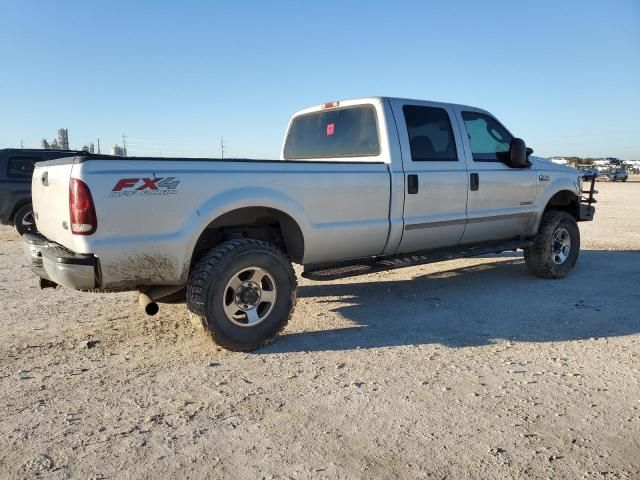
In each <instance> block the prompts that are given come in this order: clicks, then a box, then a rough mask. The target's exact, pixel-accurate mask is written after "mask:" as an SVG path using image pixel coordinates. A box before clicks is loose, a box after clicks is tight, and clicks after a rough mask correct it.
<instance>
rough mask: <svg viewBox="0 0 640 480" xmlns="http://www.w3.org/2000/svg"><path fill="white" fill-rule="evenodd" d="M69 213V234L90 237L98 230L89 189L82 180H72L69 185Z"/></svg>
mask: <svg viewBox="0 0 640 480" xmlns="http://www.w3.org/2000/svg"><path fill="white" fill-rule="evenodd" d="M69 213H70V217H71V233H73V234H75V235H91V234H92V233H94V232H95V231H96V229H97V228H98V219H97V218H96V209H95V207H94V205H93V198H91V192H90V191H89V187H87V184H86V183H84V182H83V181H82V180H78V179H77V178H72V179H71V182H70V183H69Z"/></svg>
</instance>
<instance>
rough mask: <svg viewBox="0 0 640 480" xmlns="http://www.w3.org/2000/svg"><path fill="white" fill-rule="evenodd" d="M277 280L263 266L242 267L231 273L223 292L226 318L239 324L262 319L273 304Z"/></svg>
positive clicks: (251, 322) (266, 315)
mask: <svg viewBox="0 0 640 480" xmlns="http://www.w3.org/2000/svg"><path fill="white" fill-rule="evenodd" d="M276 293H277V291H276V283H275V280H274V278H273V276H272V275H271V274H270V273H269V272H268V271H267V270H266V269H264V268H262V267H249V268H243V269H242V270H240V271H238V272H236V273H235V274H233V275H232V276H231V279H230V280H229V282H228V283H227V286H226V287H225V290H224V295H223V299H222V301H223V308H224V312H225V314H226V316H227V319H229V321H230V322H231V323H233V324H234V325H237V326H240V327H253V326H255V325H257V324H259V323H261V322H263V321H264V320H265V319H266V318H267V317H268V316H269V315H270V314H271V312H272V311H273V307H274V306H275V303H276Z"/></svg>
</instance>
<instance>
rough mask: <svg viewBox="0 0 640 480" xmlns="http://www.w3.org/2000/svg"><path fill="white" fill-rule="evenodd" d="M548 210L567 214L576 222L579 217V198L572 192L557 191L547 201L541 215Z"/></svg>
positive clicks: (565, 190)
mask: <svg viewBox="0 0 640 480" xmlns="http://www.w3.org/2000/svg"><path fill="white" fill-rule="evenodd" d="M550 210H556V211H563V212H567V213H568V214H570V215H571V216H572V217H573V218H575V219H576V220H578V218H579V216H580V197H579V196H578V194H576V192H575V191H573V190H569V189H562V190H558V191H557V192H556V193H554V194H553V195H552V196H551V197H550V198H549V200H547V203H546V205H545V207H544V210H543V213H544V212H548V211H550Z"/></svg>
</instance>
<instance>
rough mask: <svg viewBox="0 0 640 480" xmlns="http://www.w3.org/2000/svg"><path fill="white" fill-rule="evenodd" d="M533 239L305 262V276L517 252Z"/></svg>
mask: <svg viewBox="0 0 640 480" xmlns="http://www.w3.org/2000/svg"><path fill="white" fill-rule="evenodd" d="M532 244H533V242H532V241H530V240H513V241H508V242H492V243H483V244H479V245H478V244H476V245H473V246H469V245H467V246H465V245H461V246H459V247H456V248H442V249H437V250H427V251H422V252H415V253H412V254H406V255H393V256H389V257H373V258H370V259H367V258H364V259H359V260H351V261H345V262H337V263H331V264H327V263H325V264H312V265H306V266H305V268H304V272H303V273H302V276H303V277H304V278H308V279H309V280H315V281H319V282H322V281H328V280H336V279H339V278H346V277H355V276H357V275H366V274H368V273H377V272H384V271H387V270H395V269H397V268H405V267H414V266H416V265H426V264H428V263H435V262H442V261H445V260H453V259H456V258H464V257H476V256H479V255H486V254H491V253H500V252H505V251H509V250H513V251H516V250H518V249H523V248H527V247H530V246H531V245H532Z"/></svg>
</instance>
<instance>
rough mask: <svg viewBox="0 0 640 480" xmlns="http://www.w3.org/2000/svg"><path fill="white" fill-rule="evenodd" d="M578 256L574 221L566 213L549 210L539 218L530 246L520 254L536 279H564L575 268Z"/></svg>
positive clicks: (578, 238)
mask: <svg viewBox="0 0 640 480" xmlns="http://www.w3.org/2000/svg"><path fill="white" fill-rule="evenodd" d="M565 233H566V236H568V238H569V242H570V246H569V248H568V252H567V251H566V244H565V245H564V246H563V241H564V242H565V243H566V236H565ZM554 236H556V237H555V238H556V240H554ZM562 239H564V240H562ZM579 253H580V230H579V229H578V224H577V223H576V220H575V218H573V217H572V216H571V215H570V214H568V213H566V212H560V211H553V210H552V211H549V212H546V213H544V215H543V216H542V221H541V222H540V228H539V229H538V234H537V235H536V237H535V238H534V239H533V245H532V246H531V247H529V248H526V249H525V250H524V260H525V262H526V264H527V267H529V270H531V272H533V274H534V275H537V276H538V277H542V278H564V277H566V276H567V274H568V273H569V272H570V271H571V269H572V268H573V266H574V265H575V264H576V261H577V260H578V254H579Z"/></svg>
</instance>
